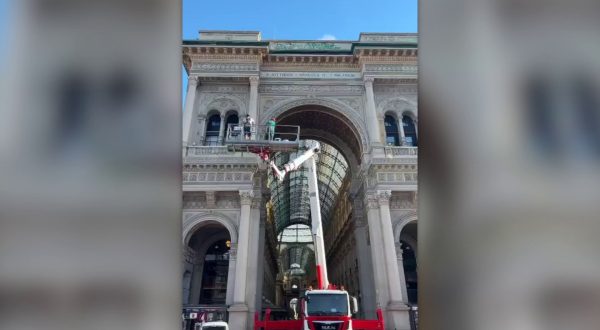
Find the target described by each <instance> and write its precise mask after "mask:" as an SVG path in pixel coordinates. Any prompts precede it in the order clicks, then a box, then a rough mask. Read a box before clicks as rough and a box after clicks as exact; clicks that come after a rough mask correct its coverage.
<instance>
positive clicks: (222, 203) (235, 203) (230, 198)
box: [216, 191, 240, 209]
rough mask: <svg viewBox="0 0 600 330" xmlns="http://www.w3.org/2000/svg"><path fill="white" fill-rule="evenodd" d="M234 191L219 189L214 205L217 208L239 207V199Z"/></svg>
mask: <svg viewBox="0 0 600 330" xmlns="http://www.w3.org/2000/svg"><path fill="white" fill-rule="evenodd" d="M238 196H239V195H238V194H237V193H236V192H235V191H220V192H219V193H218V194H217V202H216V207H217V208H218V209H239V208H240V200H239V198H238Z"/></svg>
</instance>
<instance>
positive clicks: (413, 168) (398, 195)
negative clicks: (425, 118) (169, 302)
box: [182, 31, 418, 329]
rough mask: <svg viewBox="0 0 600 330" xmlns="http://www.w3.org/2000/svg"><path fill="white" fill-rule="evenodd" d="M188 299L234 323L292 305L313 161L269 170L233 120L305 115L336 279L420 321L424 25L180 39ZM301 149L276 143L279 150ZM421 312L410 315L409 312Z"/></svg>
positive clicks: (308, 250) (396, 316)
mask: <svg viewBox="0 0 600 330" xmlns="http://www.w3.org/2000/svg"><path fill="white" fill-rule="evenodd" d="M183 63H184V66H185V69H186V72H187V74H188V86H187V95H186V99H185V105H184V115H183V117H184V119H183V120H184V122H183V145H184V148H183V189H184V193H183V219H182V221H183V241H182V244H183V249H184V250H183V251H184V265H183V269H182V278H183V304H184V307H185V308H194V307H198V308H201V307H202V308H211V307H212V308H215V310H218V309H219V308H221V310H223V311H226V312H227V314H228V319H229V323H230V324H231V328H232V329H250V328H251V323H252V319H253V315H254V313H255V312H257V311H258V312H261V311H262V310H264V309H265V308H272V309H273V310H281V311H285V310H286V306H287V303H288V301H289V299H291V298H292V297H294V296H297V295H298V294H299V292H302V290H304V289H306V288H307V287H308V286H310V285H311V283H313V282H314V278H315V269H314V253H313V250H312V244H311V238H310V227H309V226H310V214H309V208H307V205H308V202H307V201H308V195H307V191H306V180H305V172H304V171H298V172H297V173H295V174H293V175H291V176H290V178H288V179H286V180H285V181H284V182H282V183H279V182H278V181H277V180H274V178H273V177H272V175H271V173H270V172H269V171H268V170H267V166H266V164H265V163H264V162H263V161H262V160H260V159H259V157H258V156H257V155H255V154H252V153H247V152H230V151H228V148H227V145H225V143H224V142H225V137H226V135H227V134H228V133H227V132H228V127H232V126H235V125H239V124H240V123H241V122H242V121H243V119H244V118H245V117H246V115H247V114H248V115H250V116H251V117H252V118H253V119H254V120H255V121H256V124H257V125H258V126H260V125H265V124H266V123H267V121H268V120H269V119H271V118H275V119H276V121H277V125H298V126H300V138H301V139H311V140H317V141H319V142H320V143H321V144H322V146H323V149H322V152H321V154H320V155H319V156H318V162H317V164H318V166H317V167H318V177H319V196H320V199H321V211H322V215H323V227H324V231H325V241H326V253H327V259H328V263H327V264H328V270H329V271H328V273H329V277H330V281H331V282H332V283H336V284H338V285H344V287H345V288H346V289H347V290H348V291H349V292H350V293H351V294H352V295H354V296H356V297H357V298H358V299H359V302H360V307H361V308H360V315H359V316H360V317H363V318H375V310H376V309H377V308H381V309H382V310H383V311H384V312H385V314H384V315H385V317H386V327H387V328H389V329H411V317H410V313H409V310H410V308H411V307H415V306H416V305H417V280H416V278H417V277H416V275H417V267H416V266H417V261H418V253H417V226H416V224H417V212H416V209H417V206H416V205H417V194H416V192H417V146H418V129H417V120H418V111H417V36H416V35H414V34H396V33H361V35H360V37H359V39H358V40H357V41H290V40H269V41H263V40H261V38H260V33H259V32H251V31H201V32H200V37H199V39H198V40H188V41H184V43H183ZM291 157H293V155H286V154H283V153H281V154H276V155H275V161H276V162H277V163H278V164H280V165H281V164H283V163H285V162H287V161H288V160H289V159H290V158H291ZM413 326H414V325H413Z"/></svg>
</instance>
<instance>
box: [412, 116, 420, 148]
mask: <svg viewBox="0 0 600 330" xmlns="http://www.w3.org/2000/svg"><path fill="white" fill-rule="evenodd" d="M413 125H415V134H416V135H417V141H419V120H418V119H417V118H415V119H413ZM417 143H418V142H417Z"/></svg>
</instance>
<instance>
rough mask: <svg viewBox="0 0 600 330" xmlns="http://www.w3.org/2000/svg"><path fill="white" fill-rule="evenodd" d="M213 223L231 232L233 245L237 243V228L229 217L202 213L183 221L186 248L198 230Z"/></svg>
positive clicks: (183, 239)
mask: <svg viewBox="0 0 600 330" xmlns="http://www.w3.org/2000/svg"><path fill="white" fill-rule="evenodd" d="M211 223H213V224H214V223H217V224H220V225H222V226H223V227H225V228H226V229H227V231H229V236H230V238H231V244H236V243H237V238H238V235H237V227H236V225H235V224H234V223H233V221H232V220H231V219H230V218H229V217H227V216H226V215H224V214H222V213H216V212H202V213H197V214H194V215H193V216H191V217H189V218H187V219H185V220H183V237H182V243H183V245H184V246H186V245H187V244H188V243H189V241H190V238H191V237H192V235H193V234H194V232H196V230H197V229H198V228H200V227H202V226H204V225H207V224H211Z"/></svg>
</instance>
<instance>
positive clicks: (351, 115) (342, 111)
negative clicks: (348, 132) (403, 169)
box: [260, 98, 369, 152]
mask: <svg viewBox="0 0 600 330" xmlns="http://www.w3.org/2000/svg"><path fill="white" fill-rule="evenodd" d="M311 105H314V106H322V107H325V108H329V109H331V110H332V113H333V114H337V115H339V116H341V117H342V118H340V119H342V120H343V121H346V122H348V124H351V125H349V126H351V127H350V128H351V129H353V130H354V132H355V134H356V135H357V138H358V140H359V141H360V143H361V147H362V150H363V152H364V151H366V150H368V142H367V141H368V136H369V135H368V134H367V129H366V127H365V123H364V119H363V118H362V115H361V114H359V113H358V112H356V111H355V110H354V109H352V108H351V107H350V106H348V105H347V104H344V103H342V102H339V101H336V100H331V99H324V98H302V99H296V100H292V101H287V100H286V101H283V102H280V103H278V104H275V105H274V106H272V107H271V108H270V109H269V110H267V111H266V112H265V113H263V114H261V116H260V118H261V119H260V123H261V124H262V125H264V124H266V122H267V121H268V119H269V118H272V117H275V118H278V117H279V116H280V115H281V114H283V113H285V112H287V111H288V110H291V109H293V108H298V107H302V106H311Z"/></svg>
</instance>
